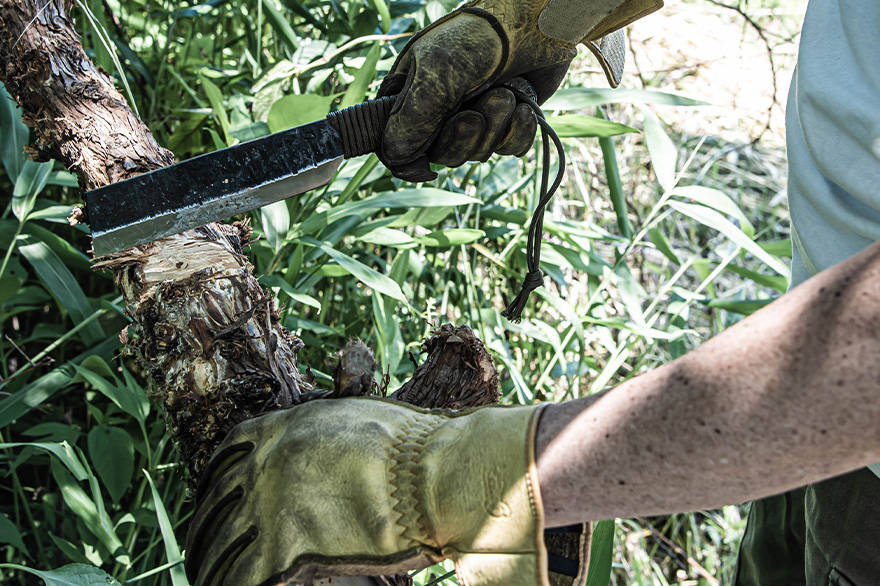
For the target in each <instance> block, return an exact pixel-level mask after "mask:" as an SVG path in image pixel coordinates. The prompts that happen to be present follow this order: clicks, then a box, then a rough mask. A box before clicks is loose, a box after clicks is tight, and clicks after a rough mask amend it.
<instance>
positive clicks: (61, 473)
mask: <svg viewBox="0 0 880 586" xmlns="http://www.w3.org/2000/svg"><path fill="white" fill-rule="evenodd" d="M50 468H51V470H52V477H53V478H54V479H55V482H57V483H58V488H60V489H61V496H62V498H63V499H64V502H65V503H66V504H67V506H68V507H70V509H71V511H73V513H74V514H75V515H76V516H77V517H79V518H80V519H81V520H82V522H83V523H84V524H85V526H86V527H87V528H88V530H89V531H90V532H91V533H92V534H93V535H94V536H95V537H97V538H98V540H99V541H100V542H101V544H102V545H103V546H104V547H106V548H107V550H108V551H109V552H110V554H111V555H112V556H113V557H114V558H116V559H117V560H118V561H120V562H122V563H128V560H129V556H128V553H127V552H126V551H125V548H124V547H123V545H122V541H121V540H120V539H119V536H117V535H116V533H115V532H114V531H113V528H112V524H111V523H110V518H109V517H108V516H107V512H106V511H105V510H104V504H103V501H101V500H100V498H101V492H100V489H98V486H97V479H96V478H95V477H94V475H92V474H88V480H89V484H90V486H91V487H92V489H93V495H94V496H95V499H96V500H93V499H92V498H91V497H89V496H88V495H87V494H86V493H85V491H84V490H83V489H82V488H80V486H79V484H77V482H76V481H75V480H74V479H73V477H72V476H71V475H70V473H69V472H68V471H67V470H66V469H65V468H62V467H61V465H60V464H59V463H58V461H57V460H54V459H53V460H51V462H50ZM95 489H98V490H97V491H96V490H95Z"/></svg>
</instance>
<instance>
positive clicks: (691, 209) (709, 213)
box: [668, 200, 791, 278]
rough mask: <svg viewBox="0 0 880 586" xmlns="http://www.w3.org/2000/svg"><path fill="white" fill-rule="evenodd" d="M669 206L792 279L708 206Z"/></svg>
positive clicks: (753, 242) (758, 247) (776, 260)
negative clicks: (719, 233) (716, 231)
mask: <svg viewBox="0 0 880 586" xmlns="http://www.w3.org/2000/svg"><path fill="white" fill-rule="evenodd" d="M668 205H669V206H670V207H672V208H674V209H676V210H678V211H679V212H681V213H683V214H685V215H686V216H690V217H691V218H693V219H695V220H696V221H698V222H700V223H701V224H703V225H705V226H708V227H709V228H713V229H715V230H718V231H719V232H721V233H722V234H724V235H725V236H727V237H728V238H730V240H731V241H733V242H734V243H735V244H738V245H739V246H742V247H743V248H745V249H746V250H747V251H749V252H750V253H752V254H753V255H754V256H755V257H757V258H758V259H760V260H761V261H763V262H764V264H766V265H767V266H768V267H770V268H771V269H773V270H774V271H776V272H777V273H779V274H780V275H782V276H783V277H786V278H788V277H790V276H791V270H790V269H789V268H788V267H787V266H785V264H783V263H782V262H781V261H780V260H779V259H778V258H776V257H775V256H773V255H771V254H770V253H768V252H767V251H766V250H764V249H763V248H761V247H760V246H758V245H757V244H756V243H755V241H754V240H752V239H751V238H749V237H748V236H746V234H745V232H743V231H742V230H740V229H739V228H737V227H736V226H735V225H734V224H733V222H731V221H730V220H728V219H727V218H725V217H724V216H722V215H721V214H719V213H718V212H716V211H715V210H713V209H710V208H707V207H706V206H702V205H696V204H691V203H682V202H677V201H672V200H670V201H669V203H668Z"/></svg>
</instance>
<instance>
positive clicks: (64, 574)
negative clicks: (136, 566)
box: [0, 564, 120, 586]
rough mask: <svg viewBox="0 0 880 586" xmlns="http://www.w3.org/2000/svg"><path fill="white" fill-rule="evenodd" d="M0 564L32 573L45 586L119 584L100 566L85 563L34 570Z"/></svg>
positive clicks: (104, 585)
mask: <svg viewBox="0 0 880 586" xmlns="http://www.w3.org/2000/svg"><path fill="white" fill-rule="evenodd" d="M0 566H3V567H7V568H13V569H16V570H21V571H22V572H28V573H29V574H33V575H34V576H37V577H39V578H41V579H42V580H43V582H45V584H46V586H120V585H119V581H118V580H116V578H114V577H113V576H111V575H110V574H108V573H107V572H105V571H104V570H102V569H101V568H96V567H95V566H90V565H87V564H68V565H66V566H61V567H60V568H58V569H55V570H35V569H34V568H28V567H26V566H20V565H18V564H0Z"/></svg>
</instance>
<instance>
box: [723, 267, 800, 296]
mask: <svg viewBox="0 0 880 586" xmlns="http://www.w3.org/2000/svg"><path fill="white" fill-rule="evenodd" d="M727 268H728V270H730V272H732V273H735V274H737V275H739V276H740V277H745V278H746V279H751V280H752V281H754V282H755V283H757V284H759V285H761V286H763V287H769V288H770V289H774V290H776V291H778V292H780V293H785V292H786V291H788V279H786V278H785V277H780V276H776V275H765V274H764V273H759V272H757V271H753V270H751V269H747V268H745V267H740V266H737V265H728V266H727Z"/></svg>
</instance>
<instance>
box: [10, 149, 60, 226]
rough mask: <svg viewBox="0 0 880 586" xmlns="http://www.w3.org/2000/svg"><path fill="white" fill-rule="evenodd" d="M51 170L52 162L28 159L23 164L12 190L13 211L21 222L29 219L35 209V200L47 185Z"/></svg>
mask: <svg viewBox="0 0 880 586" xmlns="http://www.w3.org/2000/svg"><path fill="white" fill-rule="evenodd" d="M51 172H52V163H35V162H34V161H31V160H30V159H28V160H27V161H25V162H24V165H22V167H21V171H20V173H19V174H18V178H17V179H16V180H15V188H14V189H13V190H12V213H13V214H15V217H16V218H18V220H19V221H20V222H24V221H25V220H27V217H28V214H30V213H31V210H32V209H34V201H35V200H36V199H37V195H39V194H40V192H41V191H43V188H44V187H46V181H47V180H48V179H49V173H51Z"/></svg>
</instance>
